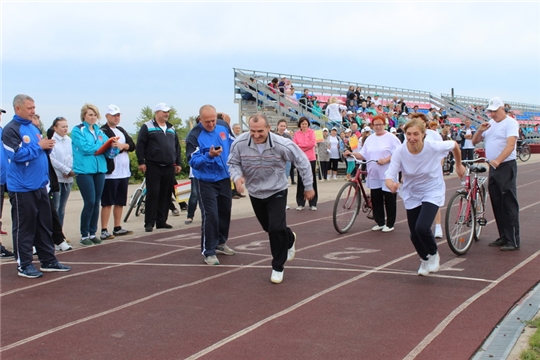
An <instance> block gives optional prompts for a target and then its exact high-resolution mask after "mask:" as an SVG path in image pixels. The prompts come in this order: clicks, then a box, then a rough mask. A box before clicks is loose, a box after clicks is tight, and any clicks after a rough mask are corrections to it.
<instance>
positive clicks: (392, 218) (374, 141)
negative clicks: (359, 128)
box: [343, 115, 401, 232]
mask: <svg viewBox="0 0 540 360" xmlns="http://www.w3.org/2000/svg"><path fill="white" fill-rule="evenodd" d="M371 125H372V126H373V129H374V130H375V135H374V136H371V135H370V136H368V137H367V138H365V141H364V142H363V144H362V148H361V149H360V152H359V153H356V152H354V151H353V152H349V151H345V152H344V153H343V155H349V154H351V155H353V156H354V157H356V158H357V159H360V160H377V162H370V163H369V164H367V176H366V186H367V187H368V188H369V189H371V203H372V205H373V220H375V222H376V224H375V226H373V228H371V230H373V231H378V230H382V231H383V232H390V231H393V230H394V223H395V222H396V201H397V195H396V194H395V193H392V192H391V191H390V190H389V189H388V188H387V187H386V185H385V178H384V174H385V172H386V170H388V167H389V166H390V159H391V158H392V153H393V152H394V150H395V149H396V148H397V147H398V146H400V145H401V142H400V141H399V140H398V138H397V137H395V136H394V135H392V134H390V133H389V132H388V131H386V130H385V129H384V127H385V118H384V116H382V115H377V116H375V117H374V118H373V120H372V121H371ZM366 128H368V129H369V127H366ZM385 211H386V215H385Z"/></svg>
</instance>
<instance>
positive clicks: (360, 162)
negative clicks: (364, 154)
mask: <svg viewBox="0 0 540 360" xmlns="http://www.w3.org/2000/svg"><path fill="white" fill-rule="evenodd" d="M355 160H356V163H357V164H360V165H364V164H369V163H370V162H378V161H379V160H373V159H372V160H358V159H356V158H355Z"/></svg>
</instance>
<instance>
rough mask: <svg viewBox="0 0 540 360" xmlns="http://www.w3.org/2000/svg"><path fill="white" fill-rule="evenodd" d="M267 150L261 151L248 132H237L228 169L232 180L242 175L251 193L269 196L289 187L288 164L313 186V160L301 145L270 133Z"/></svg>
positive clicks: (307, 184) (308, 184) (308, 187)
mask: <svg viewBox="0 0 540 360" xmlns="http://www.w3.org/2000/svg"><path fill="white" fill-rule="evenodd" d="M263 146H264V150H263V151H262V153H261V152H260V151H259V148H258V146H257V144H255V142H254V141H253V139H252V138H251V135H250V133H249V132H247V133H243V134H242V135H240V136H238V138H237V139H236V140H235V141H234V143H233V144H232V147H231V152H230V154H229V160H228V161H227V163H228V165H229V171H230V173H231V178H232V179H233V181H236V180H238V179H239V178H241V177H242V176H243V177H244V178H245V181H246V182H245V186H246V188H247V190H248V192H249V195H250V196H253V197H255V198H258V199H266V198H268V197H270V196H272V195H273V194H275V193H277V192H279V191H282V190H285V189H287V188H288V186H289V183H288V182H287V176H286V175H285V164H286V162H287V161H290V162H291V163H293V164H294V166H296V168H297V170H298V172H299V173H300V176H301V177H302V180H303V182H304V189H305V190H313V175H312V173H311V163H310V162H309V160H308V158H307V156H306V154H304V152H303V151H302V150H300V148H299V147H298V145H296V144H295V143H293V142H292V141H291V140H289V139H286V138H284V137H282V136H279V135H276V134H273V133H269V134H268V138H267V139H266V143H264V144H263Z"/></svg>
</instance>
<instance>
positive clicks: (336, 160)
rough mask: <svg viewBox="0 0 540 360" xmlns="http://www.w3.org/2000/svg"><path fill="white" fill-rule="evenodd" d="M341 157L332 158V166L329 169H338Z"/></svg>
mask: <svg viewBox="0 0 540 360" xmlns="http://www.w3.org/2000/svg"><path fill="white" fill-rule="evenodd" d="M338 161H339V159H330V167H329V168H328V170H332V171H337V167H338Z"/></svg>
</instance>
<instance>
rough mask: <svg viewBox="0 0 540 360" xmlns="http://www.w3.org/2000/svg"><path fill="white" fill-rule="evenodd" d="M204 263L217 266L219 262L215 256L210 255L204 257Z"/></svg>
mask: <svg viewBox="0 0 540 360" xmlns="http://www.w3.org/2000/svg"><path fill="white" fill-rule="evenodd" d="M204 262H205V263H207V264H208V265H219V260H218V258H217V256H216V255H210V256H207V257H205V258H204Z"/></svg>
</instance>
